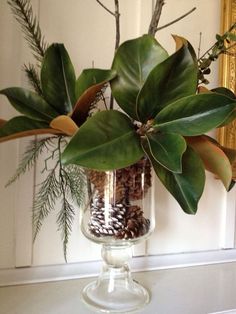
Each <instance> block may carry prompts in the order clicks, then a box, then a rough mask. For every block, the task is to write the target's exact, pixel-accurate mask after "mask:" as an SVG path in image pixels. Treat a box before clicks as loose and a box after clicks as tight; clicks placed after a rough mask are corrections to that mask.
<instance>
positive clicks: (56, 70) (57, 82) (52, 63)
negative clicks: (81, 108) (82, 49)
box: [41, 44, 76, 114]
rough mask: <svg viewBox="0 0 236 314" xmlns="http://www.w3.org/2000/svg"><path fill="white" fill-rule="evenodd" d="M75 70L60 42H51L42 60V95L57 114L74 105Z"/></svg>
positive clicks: (65, 112) (66, 110) (63, 112)
mask: <svg viewBox="0 0 236 314" xmlns="http://www.w3.org/2000/svg"><path fill="white" fill-rule="evenodd" d="M75 82H76V78H75V72H74V68H73V65H72V63H71V60H70V57H69V55H68V53H67V51H66V49H65V47H64V45H62V44H52V45H51V46H50V47H49V48H48V49H47V51H46V53H45V57H44V59H43V62H42V69H41V83H42V91H43V96H44V98H45V99H46V101H47V102H48V103H49V104H50V105H51V106H53V108H54V109H55V110H56V111H57V112H58V114H67V113H69V112H71V111H72V108H73V106H74V105H75V101H76V98H75Z"/></svg>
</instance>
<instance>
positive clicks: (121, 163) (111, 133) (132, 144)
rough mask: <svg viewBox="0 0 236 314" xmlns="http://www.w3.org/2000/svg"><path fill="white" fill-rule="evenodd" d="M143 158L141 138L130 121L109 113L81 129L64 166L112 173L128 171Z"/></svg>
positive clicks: (89, 120) (97, 115) (91, 120)
mask: <svg viewBox="0 0 236 314" xmlns="http://www.w3.org/2000/svg"><path fill="white" fill-rule="evenodd" d="M142 156H143V151H142V148H141V145H140V141H139V136H138V135H137V133H136V131H135V129H134V126H133V124H132V122H131V121H130V119H129V118H128V117H127V116H126V115H125V114H123V113H121V112H119V111H115V110H107V111H101V112H98V113H97V114H95V115H94V116H92V117H91V118H89V119H88V120H87V121H86V122H85V123H84V124H83V125H82V126H81V127H80V129H79V130H78V132H77V133H76V134H75V135H74V137H73V138H72V139H71V141H70V143H69V144H68V145H67V147H66V149H65V151H64V152H63V154H62V162H63V163H64V164H70V163H72V164H78V165H80V166H84V167H87V168H92V169H96V170H111V169H118V168H123V167H127V166H129V165H131V164H133V163H135V162H137V161H138V160H139V159H141V157H142Z"/></svg>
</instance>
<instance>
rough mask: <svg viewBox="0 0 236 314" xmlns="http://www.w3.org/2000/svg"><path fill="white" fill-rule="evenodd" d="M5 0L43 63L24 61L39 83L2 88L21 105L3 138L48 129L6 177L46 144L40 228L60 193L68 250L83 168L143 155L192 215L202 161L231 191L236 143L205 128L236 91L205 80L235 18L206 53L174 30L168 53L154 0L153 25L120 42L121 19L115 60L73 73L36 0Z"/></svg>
mask: <svg viewBox="0 0 236 314" xmlns="http://www.w3.org/2000/svg"><path fill="white" fill-rule="evenodd" d="M97 2H98V3H99V4H100V5H102V6H103V7H104V5H103V4H102V3H101V2H100V1H97ZM8 3H9V5H10V7H11V9H12V11H13V13H14V15H15V16H16V17H17V19H18V21H19V22H20V23H21V25H22V28H23V31H24V33H25V34H26V39H27V40H28V42H29V45H30V47H31V49H32V50H33V53H34V55H35V57H36V60H37V65H36V66H35V65H32V64H29V65H25V66H24V70H25V72H26V75H27V77H28V79H29V82H30V83H31V85H32V87H33V90H28V89H24V88H20V87H10V88H6V89H3V90H1V91H0V94H2V95H5V96H6V97H7V98H8V100H9V102H10V104H11V105H12V106H13V107H14V108H15V109H16V110H17V111H18V112H19V113H20V115H19V116H17V117H14V118H12V119H11V120H9V121H5V120H2V119H1V120H0V141H1V142H3V141H8V140H11V139H16V138H20V137H25V136H32V135H40V134H50V136H49V137H48V136H47V137H43V138H42V139H35V140H34V141H32V142H31V143H30V145H29V147H28V149H27V150H26V152H25V155H24V156H23V159H22V162H21V164H20V165H19V169H18V170H17V172H16V174H15V175H14V176H13V178H12V179H11V180H10V181H9V183H12V182H14V181H15V180H16V179H17V178H18V177H19V176H20V175H21V174H22V173H24V172H25V171H26V170H27V169H28V168H30V167H32V166H33V165H34V163H35V161H36V159H37V158H38V156H39V155H40V154H41V153H42V151H45V150H46V151H47V153H48V157H47V159H46V160H45V168H44V169H43V170H44V171H47V172H48V173H47V177H46V179H45V180H44V181H43V182H42V183H41V185H40V187H39V190H38V194H37V195H36V199H35V202H34V206H33V211H34V226H35V236H36V235H37V233H38V231H39V230H40V227H41V225H42V222H43V219H44V218H46V217H47V215H48V214H49V212H50V211H51V209H52V208H53V207H54V205H55V201H56V199H57V198H58V197H62V208H61V211H60V212H59V215H58V224H59V226H60V229H61V230H62V231H63V241H64V251H65V252H66V245H67V242H68V236H69V234H70V231H71V224H72V222H73V216H74V207H73V205H72V203H70V202H69V200H68V195H69V196H70V197H71V198H72V199H73V200H75V201H77V203H78V204H79V205H80V206H81V204H82V203H83V199H84V192H83V188H84V186H83V185H84V176H85V172H84V170H83V169H84V168H90V169H95V170H98V171H107V170H112V169H121V168H125V167H129V166H130V165H132V164H135V163H136V162H138V161H139V160H140V159H142V158H144V157H145V158H147V159H148V160H149V161H150V162H151V165H152V167H153V169H154V171H155V173H156V175H157V176H158V178H159V179H160V181H161V182H162V184H163V185H164V186H165V187H166V189H167V190H168V191H169V192H170V193H171V194H172V195H173V196H174V198H175V199H176V200H177V202H178V203H179V204H180V206H181V208H182V209H183V210H184V211H185V212H186V213H188V214H195V213H196V211H197V205H198V201H199V199H200V197H201V195H202V192H203V189H204V183H205V169H207V170H208V171H211V172H212V173H214V174H215V175H216V176H217V177H218V178H219V179H221V181H222V182H223V184H224V186H225V188H226V189H227V190H229V189H230V188H232V186H233V184H234V182H233V180H232V170H231V163H232V161H233V160H234V158H235V152H234V151H233V150H231V149H228V148H225V147H222V146H221V145H220V144H219V143H218V142H217V141H216V140H215V139H213V138H211V137H209V136H207V135H205V133H207V132H208V131H210V130H212V129H214V128H217V127H221V126H223V125H225V124H227V123H229V122H230V121H232V120H233V119H235V117H236V97H235V95H234V93H233V92H232V91H230V90H228V89H226V88H222V87H219V88H215V89H214V90H208V89H207V88H205V87H203V85H202V84H206V83H207V79H206V78H205V76H206V75H207V74H209V72H210V65H211V62H212V61H214V60H216V59H217V58H218V56H219V55H220V54H222V53H228V52H229V49H230V47H231V46H230V43H231V42H234V41H235V40H236V38H235V34H234V30H235V28H236V26H235V25H233V26H232V27H231V28H230V30H229V31H228V32H226V33H225V34H223V35H222V36H220V35H217V37H216V43H215V44H214V45H213V46H212V47H211V48H210V49H209V51H207V52H206V53H205V54H203V56H202V57H200V58H198V57H197V56H196V53H195V51H194V49H193V47H192V46H191V44H190V43H189V41H188V40H186V39H185V38H182V37H180V36H176V35H175V36H173V39H174V41H175V43H176V51H175V52H174V53H173V54H172V55H168V53H167V51H166V50H165V48H163V47H162V46H161V44H160V43H159V42H158V41H157V40H156V39H155V37H154V35H155V33H156V30H157V24H158V21H159V20H158V18H157V17H158V16H159V15H160V12H161V9H162V6H163V4H164V1H156V7H155V10H154V13H153V18H152V21H151V24H150V28H149V32H148V34H146V35H143V36H141V37H139V38H136V39H132V40H129V41H126V42H124V43H123V44H121V45H120V46H119V40H118V39H119V28H118V26H117V36H116V53H115V56H114V59H113V62H112V66H111V69H105V70H104V69H95V68H91V69H85V70H84V71H83V72H82V73H81V74H80V76H79V77H78V79H76V75H75V71H74V68H73V65H72V63H71V60H70V57H69V55H68V52H67V51H66V48H65V47H64V45H63V44H58V43H54V44H52V45H50V46H48V45H47V44H46V43H45V40H44V38H43V36H42V35H41V31H40V27H39V24H38V22H37V19H36V17H35V16H34V14H33V11H32V7H31V5H30V2H29V0H9V1H8ZM118 5H119V2H118V1H117V0H116V1H115V8H116V10H115V12H114V13H113V12H111V11H110V10H108V9H107V8H106V7H104V8H105V9H106V10H108V11H109V12H110V13H111V14H113V15H114V17H115V19H116V25H119V16H120V14H119V6H118ZM107 88H110V89H111V103H110V106H109V107H108V105H107V102H106V100H105V97H104V92H105V90H106V89H107ZM113 99H115V101H116V103H117V105H118V108H114V105H113ZM98 104H99V105H98ZM101 107H104V108H102V109H101ZM98 108H99V109H98ZM103 109H104V110H103ZM70 137H72V138H71V139H70ZM68 138H69V139H68ZM49 159H52V160H54V161H55V166H54V168H53V169H48V168H47V160H49ZM65 255H66V253H65Z"/></svg>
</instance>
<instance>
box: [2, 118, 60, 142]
mask: <svg viewBox="0 0 236 314" xmlns="http://www.w3.org/2000/svg"><path fill="white" fill-rule="evenodd" d="M38 134H62V133H61V132H60V131H57V130H53V129H51V128H49V125H48V124H47V123H45V122H42V121H36V120H33V119H30V118H27V117H23V116H19V117H15V118H12V119H11V120H9V121H7V122H6V123H5V124H4V125H3V126H2V127H1V128H0V142H5V141H9V140H13V139H16V138H20V137H26V136H32V135H38Z"/></svg>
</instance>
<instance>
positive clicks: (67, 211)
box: [57, 196, 75, 261]
mask: <svg viewBox="0 0 236 314" xmlns="http://www.w3.org/2000/svg"><path fill="white" fill-rule="evenodd" d="M74 216H75V209H74V207H73V205H72V204H70V203H69V202H68V200H67V198H66V197H65V196H63V198H62V207H61V210H60V212H59V214H58V217H57V225H58V230H59V231H61V235H62V241H63V251H64V259H65V261H67V246H68V241H69V236H70V234H71V232H72V225H73V221H74Z"/></svg>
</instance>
